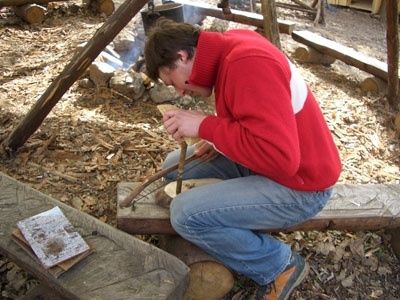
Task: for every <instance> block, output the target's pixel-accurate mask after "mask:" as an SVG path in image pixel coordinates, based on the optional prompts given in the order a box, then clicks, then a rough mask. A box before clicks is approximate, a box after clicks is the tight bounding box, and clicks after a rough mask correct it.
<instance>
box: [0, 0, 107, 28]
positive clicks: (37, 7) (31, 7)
mask: <svg viewBox="0 0 400 300" xmlns="http://www.w3.org/2000/svg"><path fill="white" fill-rule="evenodd" d="M56 1H68V0H0V9H1V8H2V7H5V6H10V7H12V8H13V10H14V12H15V14H16V15H17V16H19V17H21V18H22V19H23V20H24V21H25V22H27V23H29V24H40V23H42V22H43V20H44V18H45V16H46V13H47V5H48V4H49V3H50V2H56ZM84 3H85V4H86V5H87V6H88V7H90V8H91V9H93V10H94V11H95V12H97V13H102V14H105V15H106V16H109V15H111V14H112V13H113V12H114V9H115V7H114V2H113V0H86V1H84Z"/></svg>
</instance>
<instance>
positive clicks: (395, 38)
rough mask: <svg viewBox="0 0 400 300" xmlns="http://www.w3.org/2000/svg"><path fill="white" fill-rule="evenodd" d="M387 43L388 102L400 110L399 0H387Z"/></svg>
mask: <svg viewBox="0 0 400 300" xmlns="http://www.w3.org/2000/svg"><path fill="white" fill-rule="evenodd" d="M386 26H387V29H386V41H387V61H388V66H389V67H388V81H387V82H388V94H387V97H388V101H389V104H390V105H391V106H392V107H393V108H394V109H400V99H399V76H398V74H399V31H398V29H399V15H398V2H397V0H386Z"/></svg>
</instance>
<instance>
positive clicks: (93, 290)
mask: <svg viewBox="0 0 400 300" xmlns="http://www.w3.org/2000/svg"><path fill="white" fill-rule="evenodd" d="M55 206H58V207H59V208H60V209H61V210H62V211H63V213H64V215H65V216H66V217H67V218H68V220H69V221H70V222H71V224H72V225H73V226H74V228H76V229H77V230H78V231H79V233H80V234H81V236H82V237H83V238H84V239H85V241H86V242H87V243H88V244H89V245H90V246H91V247H92V248H94V253H92V254H91V255H89V256H88V257H86V258H85V259H84V260H82V261H80V262H79V263H78V264H76V265H75V266H74V267H73V268H71V269H69V270H68V271H67V272H65V273H64V274H63V275H62V276H60V277H59V278H55V277H54V276H53V275H51V274H50V273H49V272H48V271H47V270H46V269H44V268H43V267H42V265H41V264H40V263H39V262H38V261H37V260H36V259H34V258H33V257H31V256H30V255H29V254H27V252H25V250H23V249H22V248H21V247H20V246H19V245H17V244H16V243H14V242H13V241H12V237H11V233H12V231H13V229H14V228H15V227H16V223H17V221H19V220H22V219H25V218H27V217H30V216H32V215H35V214H38V213H40V212H43V211H46V210H48V209H51V208H53V207H55ZM0 219H1V222H0V232H1V234H0V252H1V253H3V254H4V255H6V256H7V257H9V258H10V259H11V260H13V261H14V262H15V263H16V264H18V265H19V266H20V267H21V268H23V269H25V270H26V271H28V272H30V273H31V274H33V275H34V276H35V277H36V278H37V279H38V280H40V281H41V282H42V283H43V284H44V285H45V286H46V288H48V289H50V290H51V291H53V292H54V293H56V294H57V295H61V296H64V297H65V298H67V299H181V298H182V296H183V294H184V291H185V289H186V286H187V283H188V272H189V269H188V268H187V266H186V265H185V264H184V263H183V262H182V261H180V260H179V259H177V258H176V257H174V256H172V255H170V254H168V253H166V252H165V251H162V250H160V249H158V248H157V247H155V246H152V245H150V244H148V243H145V242H143V241H142V240H139V239H137V238H135V237H133V236H131V235H128V234H126V233H125V232H122V231H119V230H117V229H116V228H114V227H112V226H110V225H107V224H105V223H103V222H101V221H99V220H97V219H95V218H93V217H92V216H90V215H88V214H85V213H83V212H80V211H78V210H76V209H74V208H72V207H69V206H67V205H65V204H63V203H62V202H59V201H57V200H56V199H53V198H51V197H49V196H46V195H44V194H42V193H40V192H39V191H37V190H34V189H32V188H30V187H29V186H27V185H25V184H22V183H20V182H18V181H17V180H15V179H12V178H10V177H8V176H7V175H5V174H3V173H0ZM60 298H62V297H60V296H58V297H53V298H51V299H60Z"/></svg>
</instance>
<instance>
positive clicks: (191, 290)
mask: <svg viewBox="0 0 400 300" xmlns="http://www.w3.org/2000/svg"><path fill="white" fill-rule="evenodd" d="M159 241H160V248H161V249H163V250H165V251H167V252H168V253H171V254H172V255H174V256H176V257H178V258H179V259H180V260H182V261H183V262H184V263H185V264H186V265H187V266H189V268H190V272H189V285H188V287H187V289H186V293H185V296H184V299H186V300H203V299H209V300H214V299H215V300H219V299H221V298H223V297H224V296H225V294H227V293H228V292H229V291H230V290H231V289H232V288H233V284H234V278H233V275H232V273H231V271H230V270H229V269H228V268H226V267H225V266H224V265H222V264H221V263H219V262H218V261H217V260H216V259H214V258H213V257H211V256H210V255H208V254H207V253H205V252H204V251H203V250H201V249H200V248H199V247H197V246H195V245H193V244H192V243H190V242H188V241H186V240H184V239H183V238H181V237H179V236H174V235H169V236H165V235H164V236H159Z"/></svg>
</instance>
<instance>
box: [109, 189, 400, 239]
mask: <svg viewBox="0 0 400 300" xmlns="http://www.w3.org/2000/svg"><path fill="white" fill-rule="evenodd" d="M136 185H137V184H135V183H129V182H122V183H119V184H118V188H117V191H118V195H117V198H118V201H121V200H122V199H123V198H124V197H125V196H126V195H127V194H128V193H129V191H130V190H131V189H132V188H133V187H134V186H136ZM156 187H157V186H149V187H148V190H147V191H144V192H143V194H144V195H145V194H148V195H147V196H146V197H144V198H143V199H141V200H140V201H138V202H137V203H136V205H135V210H132V209H131V208H123V209H121V208H119V207H118V210H117V227H118V228H120V229H121V230H124V231H126V232H129V233H132V234H156V233H160V234H176V233H175V231H174V229H173V228H172V227H171V224H170V222H169V210H168V209H166V208H163V207H160V206H158V205H156V204H155V202H154V193H151V191H154V190H155V189H156ZM398 199H400V186H399V185H398V184H388V185H385V184H366V185H350V184H345V185H337V186H336V187H335V191H334V195H333V196H332V198H331V199H330V200H329V202H328V204H327V205H326V206H325V208H324V209H323V210H322V211H321V212H320V213H319V214H318V215H317V216H315V217H314V218H312V219H311V220H309V221H307V222H305V223H302V224H299V225H297V226H294V227H290V228H276V229H271V230H266V231H268V232H276V231H293V230H327V229H335V230H345V229H348V230H375V229H381V228H396V227H400V203H399V200H398Z"/></svg>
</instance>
